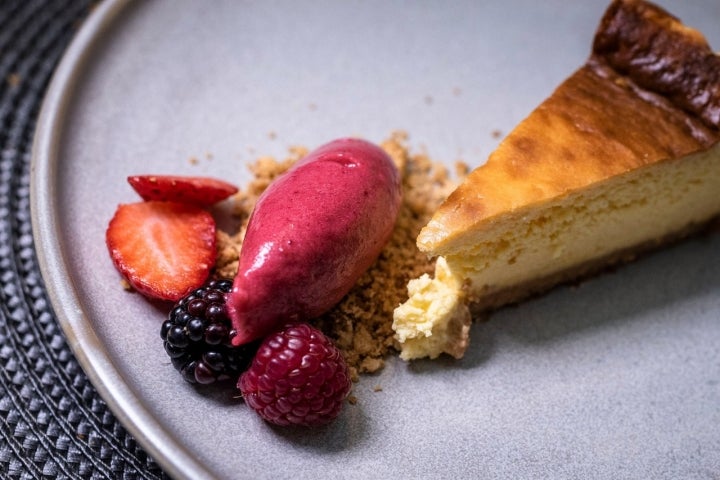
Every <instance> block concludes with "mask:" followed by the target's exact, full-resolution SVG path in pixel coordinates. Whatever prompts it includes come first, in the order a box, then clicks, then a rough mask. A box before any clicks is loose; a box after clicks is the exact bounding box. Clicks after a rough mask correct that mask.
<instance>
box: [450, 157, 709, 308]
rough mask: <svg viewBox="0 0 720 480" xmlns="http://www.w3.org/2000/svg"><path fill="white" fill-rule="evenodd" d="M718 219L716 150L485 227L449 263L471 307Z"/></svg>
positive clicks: (654, 167)
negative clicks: (513, 288) (470, 299)
mask: <svg viewBox="0 0 720 480" xmlns="http://www.w3.org/2000/svg"><path fill="white" fill-rule="evenodd" d="M718 213H720V145H717V146H716V147H714V148H713V149H711V150H709V151H706V152H701V153H697V154H694V155H690V156H688V157H685V158H682V159H677V160H673V161H665V162H661V163H657V164H654V165H652V166H649V167H645V168H640V169H637V170H634V171H631V172H628V173H626V174H624V175H622V176H619V177H615V178H613V179H612V180H609V181H604V182H598V183H597V184H596V185H595V186H592V187H589V188H586V189H583V191H582V192H578V193H570V194H568V195H566V196H564V197H562V198H559V199H557V200H554V201H551V202H548V203H547V204H546V205H545V206H544V207H543V208H538V205H531V206H528V207H527V208H523V209H519V210H517V211H515V212H513V213H511V214H508V215H506V216H503V218H502V219H496V220H494V219H488V228H486V229H482V230H479V231H478V234H477V235H475V236H474V237H473V238H472V240H471V242H468V243H467V245H468V248H467V249H464V250H461V251H459V252H457V253H453V254H450V255H447V256H446V257H445V258H446V261H447V264H448V266H449V268H450V270H451V271H452V272H453V273H454V274H455V275H458V276H459V277H461V278H466V279H468V280H469V281H470V284H471V288H470V290H471V295H472V296H473V297H474V301H476V302H477V303H478V304H480V305H482V306H487V307H493V306H498V305H497V304H496V302H494V301H493V299H492V295H493V293H495V292H498V291H501V290H504V289H507V288H509V287H511V286H514V285H519V284H524V283H527V282H529V281H531V280H534V279H537V278H542V277H549V276H552V275H553V274H555V273H557V272H561V271H565V270H569V269H572V268H574V267H575V266H578V265H580V264H583V263H585V262H587V261H589V260H591V259H594V258H600V257H606V256H610V255H611V254H613V253H614V252H617V251H622V250H625V249H628V248H630V247H633V246H635V245H639V244H642V243H645V242H647V241H650V240H653V239H658V238H661V237H664V236H667V235H668V233H672V232H679V231H682V230H683V229H686V228H687V227H688V226H690V225H692V224H700V223H704V222H706V221H707V220H709V219H710V218H712V217H714V216H716V215H718Z"/></svg>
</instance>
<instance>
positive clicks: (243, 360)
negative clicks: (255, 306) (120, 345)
mask: <svg viewBox="0 0 720 480" xmlns="http://www.w3.org/2000/svg"><path fill="white" fill-rule="evenodd" d="M231 288H232V281H230V280H212V281H210V282H209V283H207V284H205V285H204V286H202V287H200V288H198V289H196V290H194V291H193V292H191V293H190V294H189V295H187V296H186V297H184V298H182V299H181V300H180V301H178V303H176V304H175V306H174V307H173V309H172V310H171V311H170V314H169V315H168V319H167V320H165V322H163V324H162V327H161V329H160V337H162V339H163V345H164V347H165V352H166V353H167V354H168V355H169V356H170V360H171V362H172V364H173V366H174V367H175V368H176V369H177V370H178V371H179V372H180V373H181V374H182V376H183V378H184V379H185V380H187V381H188V382H190V383H200V384H210V383H214V382H216V381H221V380H228V379H233V380H237V378H238V376H239V375H240V373H242V372H243V371H244V370H245V369H246V368H247V367H248V365H249V363H250V361H251V360H252V358H253V355H254V354H255V350H256V349H257V343H253V344H248V345H242V346H240V347H233V346H232V344H231V343H230V340H231V338H232V337H233V335H234V332H233V330H232V324H231V323H230V319H229V318H228V316H227V311H226V307H225V296H226V294H227V293H229V292H230V289H231Z"/></svg>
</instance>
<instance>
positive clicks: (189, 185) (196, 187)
mask: <svg viewBox="0 0 720 480" xmlns="http://www.w3.org/2000/svg"><path fill="white" fill-rule="evenodd" d="M127 180H128V183H129V184H130V186H132V187H133V189H135V191H136V192H137V193H138V194H139V195H140V197H142V199H143V200H163V201H169V202H180V203H190V204H192V205H197V206H199V207H209V206H211V205H214V204H215V203H218V202H220V201H222V200H225V199H226V198H228V197H230V196H232V195H234V194H236V193H237V191H238V188H237V187H236V186H235V185H233V184H231V183H228V182H225V181H223V180H218V179H217V178H210V177H186V176H179V175H132V176H130V177H128V179H127Z"/></svg>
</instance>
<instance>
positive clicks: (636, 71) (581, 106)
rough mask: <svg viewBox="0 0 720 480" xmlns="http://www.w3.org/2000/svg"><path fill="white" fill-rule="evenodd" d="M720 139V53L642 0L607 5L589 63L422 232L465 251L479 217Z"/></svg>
mask: <svg viewBox="0 0 720 480" xmlns="http://www.w3.org/2000/svg"><path fill="white" fill-rule="evenodd" d="M718 141H720V57H718V56H717V55H716V54H714V53H713V52H712V50H711V49H710V47H709V46H708V44H707V42H706V41H705V39H704V37H703V36H702V35H701V34H700V33H699V32H697V31H696V30H693V29H691V28H688V27H686V26H684V25H683V24H682V23H680V21H679V20H678V19H676V18H675V17H673V16H671V15H670V14H668V13H667V12H665V11H664V10H662V9H660V8H658V7H656V6H654V5H651V4H649V3H647V2H645V1H641V0H616V1H614V2H613V3H612V4H611V6H610V7H609V8H608V10H607V12H606V14H605V16H604V17H603V20H602V21H601V23H600V26H599V28H598V32H597V34H596V37H595V42H594V47H593V53H592V55H591V56H590V58H589V59H588V61H587V62H586V64H585V65H584V66H583V67H581V68H580V69H579V70H578V71H576V72H575V73H574V74H573V75H572V76H570V77H569V78H568V79H567V80H565V82H563V83H562V84H561V85H560V86H559V87H558V88H557V90H556V91H555V92H554V93H553V94H552V96H551V97H550V98H548V99H547V100H545V101H544V102H543V103H542V104H541V105H540V106H539V107H538V108H537V109H536V110H535V111H533V112H532V113H531V114H530V116H529V117H528V118H526V119H525V120H524V121H522V122H521V123H520V124H519V125H518V126H517V127H516V128H515V130H513V131H512V132H511V133H510V135H508V137H507V138H505V139H504V140H503V141H502V142H501V144H500V145H499V147H498V148H497V149H496V150H495V152H493V153H492V154H491V155H490V157H489V159H488V161H487V162H486V163H485V165H483V166H481V167H479V168H477V169H476V170H475V171H473V172H471V173H470V174H469V175H468V177H467V178H466V179H465V181H464V182H463V183H462V184H461V185H460V186H459V187H458V188H457V189H456V190H455V192H453V193H452V194H451V195H450V197H449V198H448V199H447V200H446V201H445V203H443V204H442V205H441V206H440V208H439V209H438V210H437V212H436V213H435V215H434V216H433V219H432V220H431V221H430V223H429V224H428V225H427V226H426V227H425V228H424V229H423V231H422V232H421V233H420V235H419V237H418V247H419V248H420V250H422V251H425V252H427V253H430V254H432V255H447V254H452V253H455V252H459V251H462V250H463V249H464V248H465V247H466V246H467V245H466V244H469V243H470V242H471V241H472V240H471V236H472V229H473V227H474V226H475V225H477V224H478V223H480V222H492V221H493V219H494V217H495V216H497V215H499V214H503V213H507V212H512V211H515V210H517V209H520V208H523V207H532V206H533V205H535V204H539V203H542V202H544V201H546V200H549V199H551V198H556V197H560V196H563V195H566V194H568V193H570V192H572V191H576V190H578V189H580V188H583V187H586V186H588V185H591V184H593V183H595V182H598V181H602V180H605V179H608V178H610V177H613V176H615V175H619V174H622V173H624V172H627V171H630V170H634V169H636V168H640V167H643V166H646V165H650V164H654V163H658V162H662V161H671V160H672V159H676V158H679V157H683V156H685V155H688V154H691V153H693V152H698V151H703V150H707V149H708V148H710V147H711V146H712V145H714V144H716V143H717V142H718Z"/></svg>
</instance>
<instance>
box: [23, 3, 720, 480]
mask: <svg viewBox="0 0 720 480" xmlns="http://www.w3.org/2000/svg"><path fill="white" fill-rule="evenodd" d="M660 3H661V4H662V5H663V6H665V7H667V8H668V9H670V10H671V11H672V12H673V13H675V14H676V15H678V16H680V17H681V18H682V19H683V20H684V21H685V22H686V23H688V24H690V25H692V26H695V27H697V28H699V29H700V30H701V31H703V32H704V33H705V34H706V35H707V37H708V38H709V40H710V42H711V44H713V45H715V46H717V45H720V24H719V23H718V22H717V19H718V18H720V4H719V3H718V2H716V1H715V0H706V1H701V0H697V1H693V2H684V1H675V0H664V1H662V2H660ZM606 5H607V4H606V2H605V1H599V0H598V1H595V0H585V1H576V2H566V1H560V0H552V1H546V2H536V1H531V0H514V1H494V2H472V1H458V2H449V3H448V2H432V1H427V2H410V1H406V2H405V1H389V2H380V1H371V2H367V1H346V2H331V1H320V2H294V1H277V2H254V1H245V2H238V1H231V0H227V1H216V2H212V3H209V2H196V1H191V0H184V1H154V2H135V3H131V2H126V1H122V0H120V1H108V2H103V3H102V4H100V6H99V7H98V8H97V10H96V11H95V12H94V14H93V16H92V17H91V19H90V20H89V21H88V22H87V23H86V24H85V26H84V27H83V29H82V30H81V31H80V33H79V34H78V36H77V38H76V40H75V42H74V43H73V45H72V46H71V48H70V49H69V51H68V53H67V55H66V57H65V59H64V61H63V62H62V64H61V66H60V68H59V69H58V71H57V73H56V76H55V79H54V81H53V83H52V85H51V87H50V90H49V93H48V96H47V98H46V101H45V103H44V107H43V111H42V114H41V118H40V123H39V128H38V133H37V136H36V141H35V148H34V159H33V161H34V163H33V178H32V181H33V185H32V197H33V199H32V201H33V204H32V205H33V216H34V226H35V235H36V244H37V247H38V252H39V256H40V261H41V263H42V269H43V274H44V277H45V280H46V283H47V284H48V289H49V291H50V295H51V298H52V301H53V305H54V307H55V310H56V311H57V313H58V316H59V318H60V321H61V323H62V325H63V328H64V331H65V334H66V336H67V337H68V339H69V342H70V343H71V345H72V346H73V349H74V351H75V353H76V355H77V356H78V359H79V360H80V362H81V363H82V365H83V366H84V368H85V369H86V371H87V373H88V375H89V376H90V378H91V379H92V381H93V383H94V384H95V385H96V387H97V388H98V390H99V391H100V392H101V394H102V395H103V397H104V398H105V399H106V400H107V402H108V404H109V405H110V406H111V407H112V409H113V411H114V412H115V413H116V415H117V416H118V417H119V418H120V420H121V421H122V422H123V423H124V424H125V425H126V426H127V428H128V429H129V430H130V431H131V432H132V433H133V434H134V435H135V436H136V437H137V438H138V440H139V441H140V442H142V444H143V445H144V446H145V447H146V448H147V449H148V450H149V451H150V452H151V453H152V454H153V455H154V456H155V457H156V458H157V460H158V461H159V462H160V463H161V464H162V465H163V467H164V468H165V469H167V471H168V472H170V473H171V474H173V475H174V476H175V477H177V478H245V477H247V478H264V477H273V478H289V477H292V478H319V477H330V476H339V477H342V478H389V477H394V478H418V477H429V478H459V477H465V478H489V477H495V478H529V477H532V478H639V477H642V478H648V477H651V478H680V477H682V478H703V477H705V478H710V477H712V476H713V475H717V472H719V471H720V433H719V430H718V428H717V425H718V424H720V348H719V347H718V345H720V321H718V318H719V316H720V315H719V314H720V237H719V236H718V235H706V236H702V237H699V238H695V239H692V240H690V241H687V242H684V243H682V244H680V245H678V246H675V247H673V248H670V249H667V250H664V251H662V252H659V253H657V254H654V255H651V256H649V257H646V258H643V259H641V260H640V261H638V262H636V263H634V264H632V265H629V266H626V267H623V268H621V269H619V270H617V271H615V272H612V273H608V274H605V275H602V276H600V277H598V278H596V279H593V280H591V281H587V282H585V283H583V284H582V285H580V286H579V287H575V288H559V289H556V290H555V291H553V292H551V293H550V294H549V295H547V296H544V297H541V298H539V299H536V300H533V301H529V302H526V303H524V304H522V305H519V306H517V307H514V308H510V309H505V310H502V311H500V312H498V313H497V314H495V315H494V316H493V317H492V319H491V321H490V322H488V323H484V324H481V325H476V326H475V327H474V329H473V333H472V346H471V348H470V350H469V352H468V354H467V355H466V357H465V358H464V359H463V360H461V361H451V360H448V359H441V360H439V361H434V362H430V361H420V362H416V363H413V364H407V363H404V362H401V361H398V360H396V359H391V360H390V361H389V362H388V366H387V367H386V368H385V370H384V371H383V372H382V373H380V374H379V375H376V376H371V377H364V378H362V379H361V381H360V382H359V383H358V384H357V385H356V386H355V389H354V394H355V395H356V396H357V398H358V403H357V404H356V405H348V406H347V408H345V409H344V411H343V413H342V415H341V417H340V418H339V420H338V421H337V422H335V423H334V424H332V425H331V426H328V427H326V428H323V429H319V430H314V431H296V430H289V431H288V430H282V429H275V428H271V427H269V426H267V425H266V424H264V423H263V422H262V421H260V420H259V419H258V418H257V417H256V415H255V414H253V413H252V412H250V411H249V410H248V409H247V408H246V407H244V406H243V404H242V403H241V402H240V401H239V400H238V399H237V398H234V392H231V391H228V390H223V389H212V390H210V391H208V392H202V391H197V390H195V389H193V388H192V387H191V386H189V385H187V384H185V383H184V382H182V381H181V380H180V378H179V376H178V375H177V374H176V373H175V372H174V371H173V370H172V367H171V366H170V364H169V362H168V360H167V358H166V357H165V354H164V352H163V349H162V345H161V341H160V338H159V326H160V323H161V321H162V318H163V317H164V315H165V313H166V312H165V311H164V309H163V308H161V307H159V306H155V305H153V304H151V303H149V302H147V301H145V300H144V299H143V298H141V297H140V296H139V295H133V294H129V293H127V292H125V291H123V290H122V289H121V288H120V287H119V278H118V275H117V273H116V272H115V270H114V269H113V267H112V265H111V263H110V260H109V258H108V255H107V251H106V247H105V243H104V232H105V228H106V225H107V222H108V220H109V219H110V217H111V216H112V214H113V212H114V210H115V207H116V205H117V204H118V203H121V202H130V201H134V199H135V198H136V197H135V196H134V194H133V192H132V191H131V190H130V188H129V187H128V186H127V184H126V182H125V178H126V177H127V176H128V175H130V174H135V173H142V172H148V173H177V174H204V175H212V176H217V177H222V178H227V179H231V180H233V181H234V182H236V183H237V184H239V185H243V184H244V183H245V182H246V181H247V180H248V179H249V174H248V171H247V169H246V164H247V163H248V162H250V161H252V160H253V159H254V158H255V157H256V156H258V155H265V154H270V155H279V156H281V155H283V154H284V153H285V152H286V151H287V149H288V147H290V146H292V145H297V144H302V145H306V146H309V147H312V146H316V145H319V144H320V143H323V142H325V141H328V140H330V139H332V138H335V137H339V136H346V135H361V136H363V137H365V138H367V139H369V140H372V141H381V140H382V139H384V138H385V137H387V136H388V134H389V133H390V132H391V131H393V130H396V129H402V130H405V131H407V132H409V134H410V144H411V145H412V146H413V147H414V148H416V149H418V150H419V149H425V150H427V152H429V153H430V154H431V156H433V157H434V158H436V159H438V160H444V161H447V162H448V164H452V163H454V161H455V160H457V159H463V160H465V161H466V162H467V163H469V164H470V165H479V164H481V163H482V162H483V161H484V159H485V158H486V156H487V154H488V153H489V152H490V151H491V150H492V149H493V148H494V147H495V145H496V144H497V142H498V139H497V138H496V135H494V132H496V131H500V132H503V133H507V132H508V131H509V130H510V129H511V128H512V126H513V125H515V124H516V123H517V122H518V121H519V120H521V119H522V118H523V116H525V115H526V114H527V113H529V112H530V110H531V109H532V108H533V107H534V106H535V105H536V104H537V103H539V102H540V101H541V100H542V99H543V98H545V97H546V96H547V95H548V94H549V93H550V92H551V91H552V89H553V88H554V87H555V86H556V85H557V84H558V83H559V82H560V81H561V80H562V79H563V78H565V77H566V76H567V75H568V74H570V73H571V72H572V71H573V70H574V69H575V68H576V67H578V66H579V65H580V64H581V63H582V62H583V61H584V59H585V58H586V56H587V55H588V52H589V48H590V43H591V39H592V36H593V33H594V30H595V27H596V25H597V23H598V21H599V19H600V16H601V14H602V12H603V11H604V9H605V7H606ZM377 385H380V386H381V387H382V390H381V391H376V389H375V386H377Z"/></svg>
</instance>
